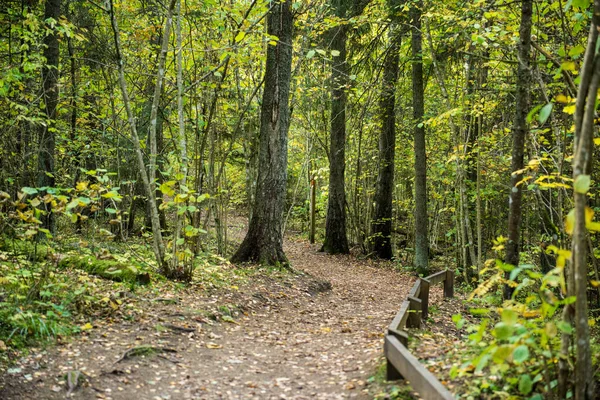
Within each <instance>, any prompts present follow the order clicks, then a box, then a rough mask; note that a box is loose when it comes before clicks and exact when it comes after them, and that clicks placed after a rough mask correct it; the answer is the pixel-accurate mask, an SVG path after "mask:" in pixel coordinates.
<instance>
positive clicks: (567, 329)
mask: <svg viewBox="0 0 600 400" xmlns="http://www.w3.org/2000/svg"><path fill="white" fill-rule="evenodd" d="M556 327H557V328H558V329H559V330H560V331H561V332H563V333H566V334H567V335H570V334H572V333H573V332H575V330H574V329H573V327H572V326H571V324H569V323H568V322H565V321H558V322H557V323H556Z"/></svg>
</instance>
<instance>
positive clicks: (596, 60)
mask: <svg viewBox="0 0 600 400" xmlns="http://www.w3.org/2000/svg"><path fill="white" fill-rule="evenodd" d="M599 26H600V0H595V1H594V14H593V19H592V25H591V30H592V31H595V32H592V33H590V37H589V39H588V45H587V51H586V54H585V58H584V64H583V66H582V73H581V84H580V86H579V91H578V94H577V107H578V109H577V110H576V114H575V127H576V128H575V148H574V154H575V157H574V159H573V181H574V182H575V183H574V187H575V190H574V200H575V226H574V230H573V242H572V249H571V250H572V259H571V264H572V271H573V275H574V276H573V278H574V279H573V281H574V283H575V296H576V298H577V301H576V303H575V331H576V340H575V343H576V355H577V357H576V363H575V388H574V389H575V400H589V399H592V398H594V397H593V396H594V394H595V390H594V377H593V369H592V361H591V348H590V329H589V324H588V300H587V287H588V232H587V227H586V208H587V191H588V190H587V188H585V187H583V188H582V187H581V186H582V185H581V184H578V183H579V182H581V180H585V179H586V178H587V179H590V175H591V172H592V160H593V154H594V153H593V152H594V142H593V140H594V130H595V128H594V118H595V115H596V97H597V95H598V87H599V85H600V55H598V54H597V53H596V51H595V49H596V48H597V41H598V34H597V30H598V27H599ZM594 53H596V54H594ZM579 107H581V108H579ZM583 186H585V185H583Z"/></svg>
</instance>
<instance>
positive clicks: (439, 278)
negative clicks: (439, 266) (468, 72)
mask: <svg viewBox="0 0 600 400" xmlns="http://www.w3.org/2000/svg"><path fill="white" fill-rule="evenodd" d="M425 279H427V280H428V281H429V283H431V284H432V285H437V284H438V283H440V282H443V281H445V280H446V271H440V272H437V273H435V274H433V275H429V276H428V277H427V278H425Z"/></svg>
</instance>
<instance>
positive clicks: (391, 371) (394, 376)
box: [383, 335, 404, 381]
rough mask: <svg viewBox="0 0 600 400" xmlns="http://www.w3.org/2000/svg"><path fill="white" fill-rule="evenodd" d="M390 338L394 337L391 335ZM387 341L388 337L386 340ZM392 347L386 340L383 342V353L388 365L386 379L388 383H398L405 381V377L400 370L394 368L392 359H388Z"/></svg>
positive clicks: (386, 366)
mask: <svg viewBox="0 0 600 400" xmlns="http://www.w3.org/2000/svg"><path fill="white" fill-rule="evenodd" d="M389 336H393V335H389ZM385 339H387V336H386V338H385ZM389 345H390V343H389V341H388V340H385V341H384V342H383V352H384V354H385V361H386V365H385V372H386V374H385V375H386V376H385V379H386V380H387V381H397V380H400V379H403V378H404V377H403V376H402V374H400V372H399V371H398V369H397V368H396V367H394V364H392V363H391V362H390V359H389V357H388V351H389V350H388V346H389Z"/></svg>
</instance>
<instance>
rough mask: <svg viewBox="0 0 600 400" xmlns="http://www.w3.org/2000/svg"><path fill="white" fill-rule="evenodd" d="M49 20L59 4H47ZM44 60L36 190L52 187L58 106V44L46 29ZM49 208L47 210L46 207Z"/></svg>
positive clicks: (50, 221)
mask: <svg viewBox="0 0 600 400" xmlns="http://www.w3.org/2000/svg"><path fill="white" fill-rule="evenodd" d="M49 18H52V19H53V20H54V21H58V20H59V18H60V0H46V3H45V11H44V20H48V19H49ZM44 46H45V48H44V57H45V58H46V64H45V65H44V67H43V68H42V85H43V89H42V90H43V93H42V98H43V99H44V109H45V111H46V124H45V125H44V126H43V127H42V130H41V137H40V148H39V155H38V180H37V185H38V187H54V186H55V182H56V180H55V178H54V173H55V171H54V149H55V144H56V140H55V128H54V127H55V119H56V106H57V105H58V61H59V44H58V36H57V33H56V31H55V29H54V28H51V27H49V28H48V34H47V35H46V36H45V37H44ZM48 207H49V206H48ZM46 211H47V214H46V215H44V216H43V217H42V224H43V226H44V228H46V229H49V230H50V231H51V232H54V231H55V228H56V222H55V220H54V214H53V213H52V210H50V209H48V210H46Z"/></svg>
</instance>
